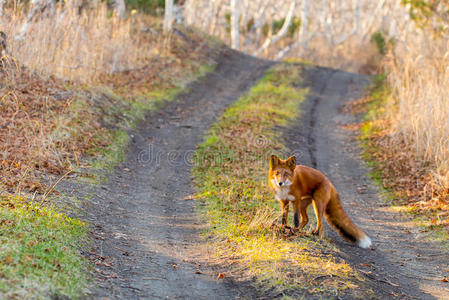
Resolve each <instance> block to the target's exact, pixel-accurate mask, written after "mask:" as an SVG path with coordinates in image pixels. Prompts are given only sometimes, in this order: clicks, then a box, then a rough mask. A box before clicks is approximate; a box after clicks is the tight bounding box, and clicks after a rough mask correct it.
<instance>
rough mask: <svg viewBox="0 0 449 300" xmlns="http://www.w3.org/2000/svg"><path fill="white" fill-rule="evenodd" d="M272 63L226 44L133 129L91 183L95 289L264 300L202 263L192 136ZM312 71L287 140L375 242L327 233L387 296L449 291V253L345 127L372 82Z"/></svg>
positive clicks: (100, 293) (126, 294)
mask: <svg viewBox="0 0 449 300" xmlns="http://www.w3.org/2000/svg"><path fill="white" fill-rule="evenodd" d="M270 65H271V63H270V62H267V61H262V60H258V59H255V58H252V57H249V56H246V55H243V54H240V53H237V52H234V51H231V50H226V51H225V52H224V53H223V54H222V55H221V59H220V61H219V63H218V66H217V69H216V71H215V72H214V73H213V74H209V75H207V77H206V78H205V79H202V80H200V81H198V82H197V83H194V84H192V85H191V86H190V88H189V92H187V93H185V94H183V95H180V96H179V99H177V101H175V102H171V103H168V104H166V105H165V107H163V108H161V109H160V110H159V111H158V112H155V113H153V114H151V115H149V116H148V117H147V118H146V120H145V121H144V122H143V123H142V124H141V128H140V129H139V130H138V131H137V132H135V133H134V134H133V138H132V141H131V143H130V146H129V151H128V154H127V158H126V160H125V162H124V163H123V164H121V165H120V166H118V167H117V168H116V169H115V170H114V172H113V173H112V174H110V175H108V180H107V183H105V184H104V185H102V186H100V187H97V188H95V190H93V191H90V192H89V193H90V194H92V195H94V196H93V197H92V199H89V201H88V202H89V203H90V204H91V205H90V207H89V208H88V209H87V211H88V213H87V218H88V219H89V221H90V223H91V224H92V226H93V227H94V228H95V230H94V235H95V242H94V251H92V253H90V254H89V256H90V258H91V259H92V261H93V262H94V264H95V268H96V271H97V272H96V274H97V279H96V282H95V283H96V285H97V288H96V289H95V290H93V291H92V293H91V295H90V297H91V298H95V299H98V298H101V297H105V298H111V299H117V298H122V299H158V298H164V299H166V298H169V299H172V298H176V299H238V298H250V299H263V298H267V295H260V294H258V293H257V290H255V289H254V288H252V287H251V283H250V282H244V281H237V280H236V279H233V278H228V277H226V278H225V279H217V274H218V273H219V272H220V268H219V266H210V265H205V264H204V259H203V257H202V256H204V252H202V251H203V250H204V249H198V247H199V246H198V245H199V243H198V241H199V234H200V229H201V223H200V222H199V221H198V218H197V216H195V214H194V206H195V202H194V200H193V199H192V198H191V197H189V196H190V195H191V193H192V190H191V188H192V183H191V180H190V169H191V163H190V158H191V155H192V154H193V153H194V151H195V145H197V144H198V143H199V142H201V140H202V137H203V136H204V134H205V132H206V130H207V129H208V128H209V126H210V125H211V124H212V123H213V122H214V121H215V120H216V118H217V117H218V116H219V115H220V114H221V113H222V112H223V110H224V109H225V108H226V107H227V106H229V105H230V104H232V103H233V102H234V101H235V100H237V99H238V98H239V96H241V95H242V94H243V93H245V92H246V91H248V90H249V88H250V87H251V86H252V85H254V84H255V83H256V81H257V80H258V79H260V78H261V77H262V76H263V74H264V70H265V69H266V68H268V67H269V66H270ZM304 77H305V83H304V85H305V86H308V87H310V94H309V96H308V98H307V100H306V101H305V103H304V105H303V114H302V115H301V117H300V118H299V119H298V120H297V122H295V123H294V125H293V126H291V127H290V128H288V129H286V130H285V135H286V140H288V141H290V144H289V147H290V149H292V151H294V152H295V153H296V154H297V156H298V161H299V162H300V163H301V164H306V165H310V166H312V167H316V168H318V169H320V170H322V171H323V172H324V173H326V174H327V175H328V176H329V178H330V179H331V181H332V182H333V183H334V185H335V186H336V187H337V189H338V190H339V192H340V194H341V198H342V200H343V203H344V207H345V208H346V210H347V212H348V214H349V215H350V216H351V217H352V219H353V220H354V221H355V223H357V224H359V225H360V226H361V227H362V228H363V229H364V230H365V231H366V232H367V233H368V234H369V235H370V236H371V238H372V239H373V243H374V250H361V249H359V248H357V247H354V246H352V245H351V244H349V243H346V242H344V241H342V239H341V238H340V237H339V236H337V235H336V234H335V232H334V231H332V230H330V229H329V228H327V231H326V232H327V235H328V236H329V237H330V239H331V240H332V241H334V242H335V244H336V245H337V247H339V248H340V249H341V255H342V257H343V258H344V259H345V260H346V261H348V262H349V263H351V264H352V265H353V266H354V267H355V268H357V269H358V270H359V271H360V272H361V273H362V274H364V276H365V278H366V281H367V285H368V287H370V288H371V289H372V290H373V291H374V294H375V295H377V296H378V297H379V298H405V299H411V298H417V299H438V298H439V299H444V298H445V297H447V296H448V295H449V285H448V284H447V283H444V282H441V281H440V280H441V279H442V278H443V277H444V276H447V275H448V272H449V270H448V268H449V266H448V262H449V255H448V254H447V253H446V252H444V251H442V250H441V249H438V248H437V247H436V246H435V245H433V244H430V243H428V242H425V241H424V237H422V236H421V233H420V232H419V231H418V230H416V229H413V228H412V227H411V226H410V225H409V223H408V222H407V220H406V219H405V218H403V217H401V216H400V215H398V214H396V213H393V212H391V211H389V210H388V207H387V206H386V205H385V204H384V202H383V201H382V200H381V199H380V197H379V193H378V191H377V189H376V187H375V186H374V185H373V184H372V183H371V181H370V179H368V177H367V175H366V174H367V172H368V169H367V168H366V167H365V165H364V163H363V162H362V160H361V159H360V157H359V155H360V149H359V148H358V147H357V142H356V141H355V136H354V134H355V133H351V132H350V131H347V130H345V129H344V128H343V127H342V126H343V125H347V124H351V123H353V122H356V121H357V118H356V117H355V116H352V115H349V114H344V113H342V112H340V108H341V107H342V105H343V104H344V103H345V102H346V101H350V100H352V99H356V98H357V97H360V95H361V94H362V92H363V89H364V87H365V86H366V84H367V83H368V79H367V78H366V77H364V76H360V75H355V74H350V73H345V72H341V71H335V70H330V69H325V68H317V67H307V68H306V69H305V71H304Z"/></svg>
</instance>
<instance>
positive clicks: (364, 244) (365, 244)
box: [358, 235, 371, 248]
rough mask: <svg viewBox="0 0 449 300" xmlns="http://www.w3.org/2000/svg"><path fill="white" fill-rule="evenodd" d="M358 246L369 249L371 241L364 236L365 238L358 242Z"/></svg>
mask: <svg viewBox="0 0 449 300" xmlns="http://www.w3.org/2000/svg"><path fill="white" fill-rule="evenodd" d="M358 245H359V247H360V248H369V247H371V239H370V238H369V237H368V236H367V235H365V237H364V238H363V239H361V240H360V241H359V243H358Z"/></svg>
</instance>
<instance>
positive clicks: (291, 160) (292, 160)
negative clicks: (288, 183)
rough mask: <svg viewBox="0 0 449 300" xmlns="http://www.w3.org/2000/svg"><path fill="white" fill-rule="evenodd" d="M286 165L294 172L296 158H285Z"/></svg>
mask: <svg viewBox="0 0 449 300" xmlns="http://www.w3.org/2000/svg"><path fill="white" fill-rule="evenodd" d="M285 162H286V163H287V166H288V167H289V168H290V169H292V170H294V169H295V167H296V157H295V156H290V157H289V158H287V160H286V161H285Z"/></svg>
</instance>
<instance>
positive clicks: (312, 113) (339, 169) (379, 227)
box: [284, 67, 449, 299]
mask: <svg viewBox="0 0 449 300" xmlns="http://www.w3.org/2000/svg"><path fill="white" fill-rule="evenodd" d="M303 72H304V74H303V75H304V78H305V82H304V84H303V87H308V88H309V89H310V93H309V95H308V97H307V99H306V101H305V103H303V105H302V114H301V116H300V118H299V119H298V120H297V121H296V122H295V123H294V124H293V125H292V126H290V127H289V128H287V129H286V130H285V135H284V137H285V140H286V141H287V144H288V146H289V149H291V150H292V153H293V154H295V155H297V157H298V158H299V159H298V163H300V164H304V165H309V166H312V167H316V168H317V169H319V170H321V171H322V172H323V173H325V174H326V176H328V178H329V179H330V180H331V181H332V183H333V184H334V185H335V186H336V188H337V190H338V192H339V194H340V196H341V199H342V202H343V206H344V208H345V210H346V212H347V213H348V215H349V216H350V217H351V219H353V220H354V222H355V223H356V224H357V225H358V226H360V227H361V228H362V229H363V230H364V231H365V232H366V233H367V234H368V235H369V236H370V237H371V238H372V240H373V245H374V247H373V249H372V250H369V249H368V250H363V249H360V248H358V247H357V246H354V245H352V244H349V243H346V242H345V241H343V239H342V238H341V237H339V236H338V235H337V234H336V233H335V231H333V230H332V229H331V228H330V227H329V226H326V234H327V235H328V236H329V237H330V238H331V240H332V241H333V242H334V243H335V245H336V246H337V247H338V248H339V249H340V251H341V255H342V257H343V258H344V259H345V260H346V261H347V262H349V263H350V264H351V265H352V266H353V267H354V268H356V269H357V270H358V271H359V272H360V273H361V274H362V275H364V277H365V278H366V283H367V287H368V288H371V289H372V290H373V291H374V294H375V296H376V297H378V298H382V299H384V298H398V299H447V297H448V295H449V285H448V284H447V283H445V282H441V281H440V280H441V279H442V278H443V277H447V275H448V273H449V266H448V261H449V254H448V253H447V251H444V250H443V249H441V248H440V247H439V246H438V245H436V244H434V243H431V242H428V241H425V236H424V235H423V234H422V233H421V232H420V231H419V230H418V229H416V228H414V227H413V225H412V224H411V222H410V220H409V219H408V218H407V217H406V216H404V215H400V214H398V213H395V212H393V211H391V210H389V205H388V204H386V203H385V201H384V200H383V199H382V198H381V197H380V193H379V190H378V188H377V187H376V186H375V185H374V184H373V182H372V180H371V179H370V178H369V177H368V172H369V169H368V168H367V167H366V165H365V164H364V162H363V160H362V159H361V149H360V147H359V146H358V143H357V141H356V139H357V132H355V131H352V132H351V131H349V130H347V129H344V128H343V126H345V125H351V124H356V123H358V122H360V120H359V117H360V116H354V115H351V114H345V113H343V112H341V108H342V106H343V105H344V103H345V102H348V101H353V100H357V99H360V97H362V96H363V91H364V88H365V86H367V85H368V84H369V78H368V77H366V76H362V75H357V74H352V73H347V72H343V71H336V70H332V69H327V68H321V67H304V71H303ZM311 119H313V121H312V120H311ZM310 135H312V137H309V136H310ZM326 225H327V224H326Z"/></svg>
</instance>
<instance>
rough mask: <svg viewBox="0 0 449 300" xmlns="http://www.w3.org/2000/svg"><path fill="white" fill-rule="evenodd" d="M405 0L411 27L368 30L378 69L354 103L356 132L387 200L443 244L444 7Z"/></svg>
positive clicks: (446, 147)
mask: <svg viewBox="0 0 449 300" xmlns="http://www.w3.org/2000/svg"><path fill="white" fill-rule="evenodd" d="M408 2H410V3H409V4H410V15H411V17H412V20H413V22H414V23H413V26H414V27H415V30H416V34H413V35H408V34H406V33H404V35H403V36H402V38H401V39H389V41H387V39H388V37H387V36H385V35H382V34H381V33H379V34H378V35H377V36H376V38H375V39H374V40H375V42H376V44H377V47H378V49H379V52H380V53H382V51H383V54H384V55H385V56H384V58H383V61H382V68H381V71H382V72H383V73H384V75H379V76H377V78H376V80H375V81H374V83H373V87H372V88H371V91H370V95H369V97H368V98H367V99H365V100H364V101H361V102H359V103H356V104H355V105H354V107H357V106H358V107H359V108H358V109H356V111H360V109H362V111H363V110H365V112H366V115H365V120H364V124H363V126H362V132H361V138H362V140H363V141H364V143H365V145H366V147H365V154H366V157H367V160H368V161H369V163H370V164H372V166H373V167H374V171H373V176H374V177H375V179H376V180H377V181H378V183H379V184H380V185H381V186H382V187H384V188H385V189H386V190H388V193H386V195H387V199H389V201H391V203H392V204H394V209H395V210H398V211H401V212H408V213H411V214H412V215H413V216H414V217H415V220H416V221H417V222H418V224H419V225H420V226H422V227H423V229H424V231H431V232H432V231H433V232H435V233H436V235H433V237H434V238H437V239H438V240H441V241H443V242H444V244H446V245H448V241H449V127H448V126H449V123H448V120H449V105H448V100H449V99H448V96H447V89H448V87H449V82H448V78H449V76H448V75H449V74H448V68H447V66H448V65H449V61H448V51H447V41H448V40H449V36H448V31H447V21H446V20H447V8H448V7H447V4H438V3H437V2H436V3H433V2H432V3H431V2H429V3H428V2H425V1H422V2H419V3H418V2H415V1H408Z"/></svg>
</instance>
